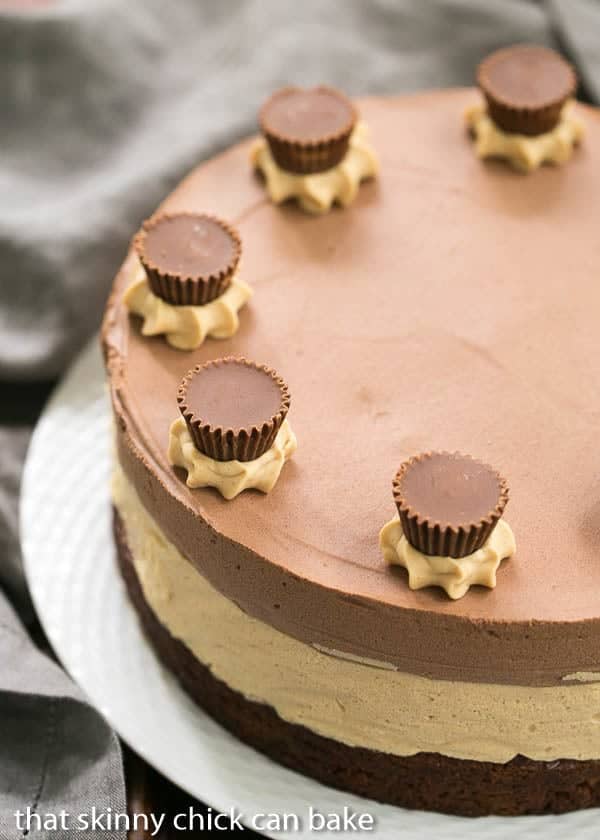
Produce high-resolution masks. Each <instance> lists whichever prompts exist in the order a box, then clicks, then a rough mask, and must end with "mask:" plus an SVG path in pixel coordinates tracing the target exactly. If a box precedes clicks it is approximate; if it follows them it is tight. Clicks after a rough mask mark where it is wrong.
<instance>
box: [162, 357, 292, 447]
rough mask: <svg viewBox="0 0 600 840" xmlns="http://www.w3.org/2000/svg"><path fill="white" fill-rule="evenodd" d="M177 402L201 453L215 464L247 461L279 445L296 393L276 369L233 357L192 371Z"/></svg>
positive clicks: (182, 387)
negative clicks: (275, 444) (278, 441)
mask: <svg viewBox="0 0 600 840" xmlns="http://www.w3.org/2000/svg"><path fill="white" fill-rule="evenodd" d="M177 402H178V405H179V410H180V411H181V414H182V417H183V419H184V420H185V423H186V425H187V428H188V430H189V433H190V436H191V438H192V440H193V442H194V445H195V446H196V448H197V449H198V450H199V451H200V452H202V453H203V454H204V455H206V456H208V457H209V458H212V459H213V460H215V461H240V462H247V461H254V460H256V459H258V458H260V457H261V456H262V455H264V454H265V452H267V451H268V450H269V449H270V448H271V447H272V446H273V444H274V442H275V438H276V437H277V434H278V432H279V430H280V429H281V427H282V425H283V423H284V421H285V419H286V416H287V413H288V410H289V407H290V393H289V390H288V387H287V385H286V384H285V382H284V381H283V379H282V378H281V377H280V376H279V375H278V374H277V373H276V372H275V371H274V370H273V369H272V368H269V367H266V365H261V364H257V363H256V362H253V361H249V360H248V359H244V358H234V357H227V358H224V359H217V360H215V361H210V362H206V363H205V364H203V365H198V366H197V367H195V368H193V370H191V371H189V373H188V374H187V375H186V376H185V377H184V379H183V381H182V383H181V385H180V387H179V390H178V393H177Z"/></svg>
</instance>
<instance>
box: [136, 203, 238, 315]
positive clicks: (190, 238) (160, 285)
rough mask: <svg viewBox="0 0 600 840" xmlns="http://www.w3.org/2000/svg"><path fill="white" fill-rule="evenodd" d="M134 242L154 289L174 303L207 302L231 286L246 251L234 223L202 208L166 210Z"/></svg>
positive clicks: (189, 304)
mask: <svg viewBox="0 0 600 840" xmlns="http://www.w3.org/2000/svg"><path fill="white" fill-rule="evenodd" d="M134 245H135V249H136V252H137V254H138V257H139V258H140V261H141V263H142V265H143V266H144V269H145V271H146V275H147V277H148V284H149V286H150V288H151V290H152V292H153V293H154V294H155V295H157V296H158V297H160V298H162V299H163V300H165V301H167V303H170V304H173V305H174V306H203V305H204V304H206V303H210V301H212V300H215V298H218V297H219V296H220V295H222V294H223V293H224V292H225V291H226V290H227V289H228V287H229V285H230V283H231V278H232V277H233V275H234V273H235V270H236V268H237V266H238V263H239V260H240V255H241V250H242V249H241V241H240V237H239V236H238V234H237V232H236V231H235V230H234V228H233V227H231V226H230V225H228V224H227V223H226V222H224V221H222V220H221V219H217V218H216V217H215V216H209V215H205V214H201V213H198V214H197V213H174V214H167V213H161V214H159V215H157V216H155V217H153V218H152V219H149V220H148V221H146V222H144V224H143V226H142V228H141V230H140V231H139V232H138V234H137V235H136V237H135V240H134Z"/></svg>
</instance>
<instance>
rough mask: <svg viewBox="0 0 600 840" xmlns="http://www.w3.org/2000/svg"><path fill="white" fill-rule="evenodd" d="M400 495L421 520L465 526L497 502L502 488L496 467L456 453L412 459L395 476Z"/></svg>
mask: <svg viewBox="0 0 600 840" xmlns="http://www.w3.org/2000/svg"><path fill="white" fill-rule="evenodd" d="M396 488H397V495H398V497H400V496H401V497H402V500H403V503H404V504H405V505H406V507H407V509H408V510H410V511H411V512H414V513H415V514H416V515H418V518H419V520H421V521H422V520H429V521H430V522H432V523H433V522H436V523H439V524H440V525H441V526H442V527H452V528H461V527H462V528H466V527H469V525H471V524H477V523H478V522H479V521H480V520H481V519H484V518H485V517H487V516H488V515H489V514H490V512H491V511H494V510H495V509H496V507H497V505H498V502H499V499H500V496H501V493H502V487H501V482H500V477H499V476H498V474H497V473H496V472H494V470H492V469H491V468H490V467H488V466H487V464H483V463H481V462H480V461H476V460H475V459H474V458H470V457H468V456H465V455H460V454H459V453H457V452H433V453H431V454H427V455H425V456H421V457H418V458H411V459H410V461H408V462H406V464H405V465H404V469H403V470H401V473H399V474H398V477H397V479H396Z"/></svg>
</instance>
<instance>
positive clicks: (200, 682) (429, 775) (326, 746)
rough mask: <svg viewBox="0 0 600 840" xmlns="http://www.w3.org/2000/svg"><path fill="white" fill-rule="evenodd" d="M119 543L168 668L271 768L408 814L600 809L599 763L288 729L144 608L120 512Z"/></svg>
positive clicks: (134, 597)
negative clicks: (460, 752) (347, 739)
mask: <svg viewBox="0 0 600 840" xmlns="http://www.w3.org/2000/svg"><path fill="white" fill-rule="evenodd" d="M114 533H115V542H116V547H117V556H118V562H119V566H120V570H121V573H122V576H123V578H124V581H125V584H126V586H127V591H128V593H129V597H130V599H131V601H132V603H133V605H134V607H135V609H136V611H137V613H138V615H139V618H140V620H141V623H142V626H143V628H144V631H145V633H146V635H147V637H148V639H149V641H150V643H151V644H152V646H153V647H154V649H155V651H156V653H157V654H158V656H159V658H160V659H161V661H162V662H163V664H164V665H165V666H166V667H167V668H168V669H169V670H170V671H171V672H172V673H173V674H174V675H175V676H176V677H177V679H178V680H179V682H180V683H181V685H182V687H183V688H184V689H185V691H186V692H187V693H188V694H189V695H190V696H191V697H192V698H193V700H195V701H196V703H198V705H200V706H201V707H202V708H203V709H204V710H205V711H206V712H207V713H208V714H209V715H210V716H211V717H212V718H214V719H215V720H216V721H218V722H219V723H220V724H221V725H222V726H224V727H225V728H226V729H228V730H229V731H230V732H231V733H233V734H234V735H236V736H237V737H238V738H239V739H240V740H242V741H244V742H245V743H246V744H249V745H250V746H252V747H254V748H255V749H257V750H259V751H260V752H262V753H264V754H265V755H267V756H269V758H272V759H274V760H275V761H277V762H279V763H280V764H283V765H285V766H286V767H289V768H291V769H292V770H296V771H298V772H300V773H303V774H305V775H307V776H311V777H312V778H314V779H317V780H318V781H319V782H322V783H323V784H326V785H330V786H331V787H334V788H338V789H340V790H344V791H348V792H350V793H354V794H358V795H359V796H364V797H367V798H369V799H375V800H378V801H380V802H386V803H389V804H391V805H399V806H402V807H404V808H416V809H421V810H429V811H441V812H444V813H447V814H456V815H461V816H471V817H477V816H485V815H489V814H499V815H507V816H509V815H510V816H516V815H522V814H549V813H553V814H558V813H563V812H565V811H574V810H577V809H580V808H589V807H592V806H595V805H600V761H574V760H570V759H569V760H561V761H551V762H543V761H532V760H531V759H528V758H524V757H523V756H517V757H516V758H514V759H513V760H512V761H510V762H508V763H507V764H495V763H492V762H479V761H464V760H461V759H456V758H447V757H446V756H443V755H439V754H437V753H419V754H417V755H414V756H409V757H399V756H394V755H389V754H387V753H381V752H376V751H372V750H367V749H363V748H361V747H349V746H347V745H346V744H342V743H339V742H338V741H333V740H331V739H330V738H325V737H323V736H321V735H317V734H316V733H314V732H312V731H311V730H309V729H306V728H305V727H303V726H298V725H296V724H291V723H287V722H286V721H284V720H282V719H281V718H280V717H279V716H278V715H277V713H276V712H275V711H274V710H273V709H272V708H270V707H269V706H265V705H263V704H261V703H255V702H253V701H251V700H247V699H246V698H245V697H244V696H243V695H241V694H239V693H238V692H236V691H233V690H232V689H230V688H229V687H228V686H227V685H225V683H223V682H221V681H220V680H218V679H216V678H215V677H214V676H213V675H212V674H211V672H210V670H209V669H208V668H207V667H206V666H205V665H203V664H202V663H201V662H199V661H198V660H197V659H196V658H195V657H194V656H193V654H192V653H191V651H190V650H189V649H188V648H187V647H186V646H185V645H184V644H183V643H182V642H180V641H179V640H178V639H175V638H174V637H173V636H171V634H170V633H169V632H168V630H167V629H166V628H165V627H164V626H163V625H162V624H161V623H160V621H159V620H158V619H157V617H156V616H155V614H154V613H153V611H152V609H151V608H150V606H149V605H148V604H147V602H146V600H145V599H144V595H143V592H142V588H141V586H140V583H139V580H138V578H137V575H136V572H135V569H134V566H133V562H132V559H131V553H130V551H129V547H128V545H127V539H126V534H125V530H124V527H123V523H122V521H121V519H120V517H119V515H118V513H117V512H116V511H115V512H114ZM316 804H318V803H316Z"/></svg>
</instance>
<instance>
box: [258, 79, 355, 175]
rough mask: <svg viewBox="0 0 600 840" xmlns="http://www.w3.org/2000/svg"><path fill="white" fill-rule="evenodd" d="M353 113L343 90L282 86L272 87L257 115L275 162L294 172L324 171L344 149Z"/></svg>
mask: <svg viewBox="0 0 600 840" xmlns="http://www.w3.org/2000/svg"><path fill="white" fill-rule="evenodd" d="M356 119H357V113H356V109H355V108H354V105H353V104H352V102H351V101H350V100H349V99H348V98H347V97H346V96H344V94H343V93H340V92H339V91H337V90H335V89H334V88H330V87H315V88H310V89H307V90H305V89H303V88H297V87H286V88H282V89H281V90H278V91H276V92H275V93H274V94H273V95H272V96H271V97H270V98H269V99H268V100H267V101H266V102H265V104H264V105H263V106H262V108H261V110H260V115H259V122H260V127H261V131H262V132H263V134H264V136H265V138H266V140H267V142H268V144H269V148H270V150H271V154H272V155H273V158H274V159H275V162H276V163H277V164H278V165H279V166H280V167H281V169H285V170H286V171H287V172H292V173H295V174H298V175H310V174H313V173H316V172H325V171H326V170H328V169H332V168H333V167H334V166H337V165H338V163H340V162H341V161H342V160H343V159H344V157H345V155H346V152H347V151H348V144H349V142H350V135H351V134H352V131H353V129H354V126H355V124H356Z"/></svg>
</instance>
